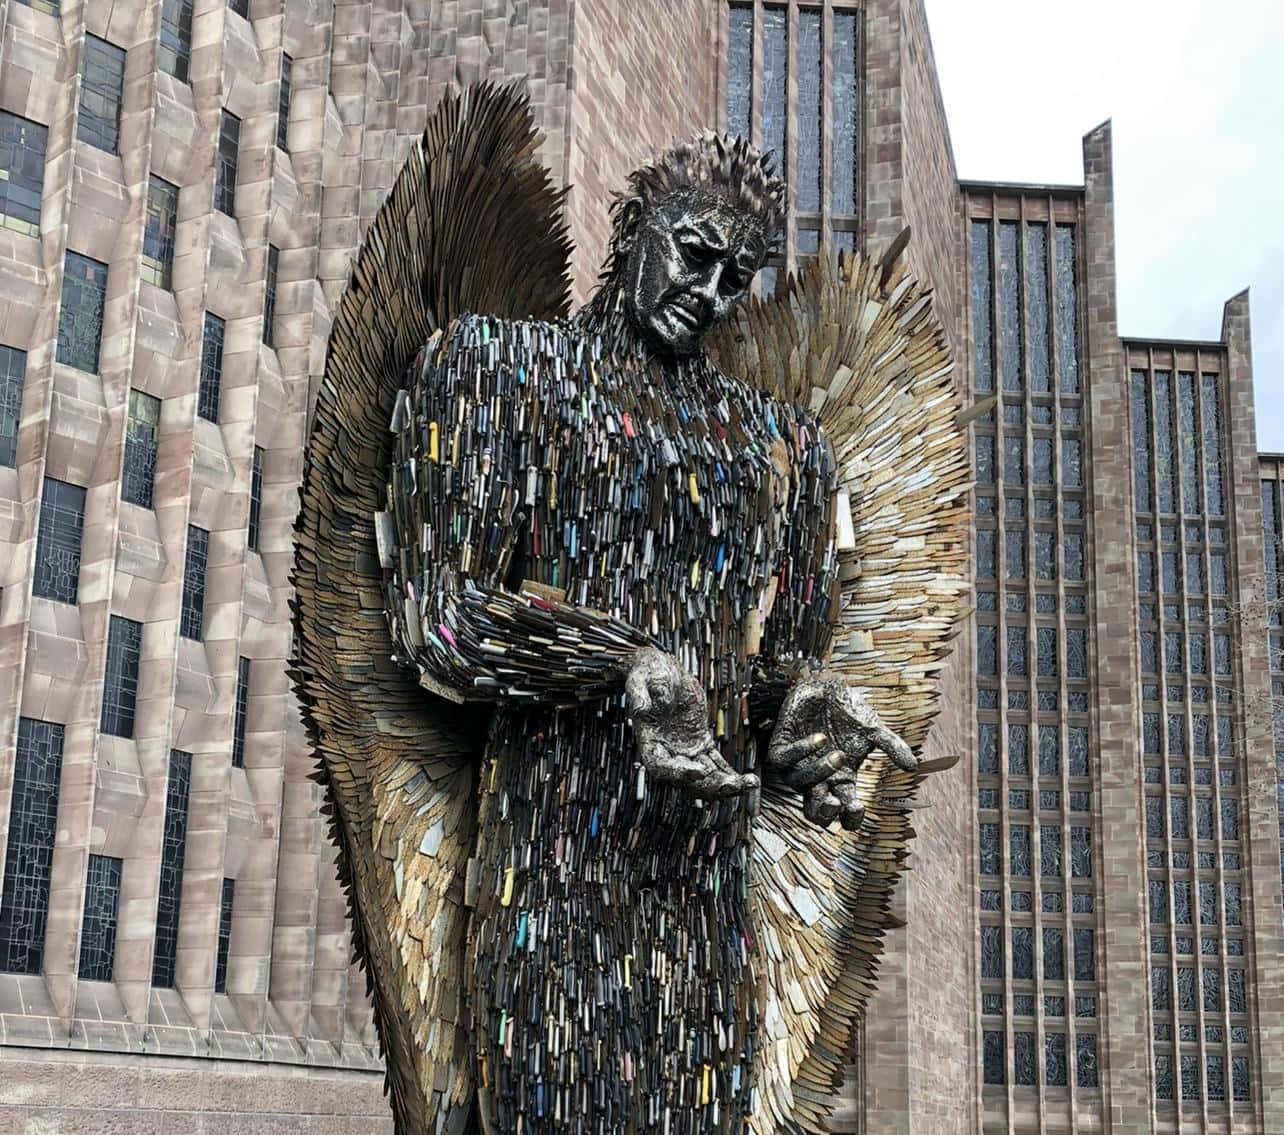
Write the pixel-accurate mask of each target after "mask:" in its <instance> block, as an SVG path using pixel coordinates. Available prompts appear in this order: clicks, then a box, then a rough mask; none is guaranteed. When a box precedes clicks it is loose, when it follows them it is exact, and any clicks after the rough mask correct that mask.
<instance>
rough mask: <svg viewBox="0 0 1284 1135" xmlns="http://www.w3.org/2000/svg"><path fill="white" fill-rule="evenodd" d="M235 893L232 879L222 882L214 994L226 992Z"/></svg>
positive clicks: (234, 884)
mask: <svg viewBox="0 0 1284 1135" xmlns="http://www.w3.org/2000/svg"><path fill="white" fill-rule="evenodd" d="M235 893H236V882H235V880H233V879H224V880H223V894H222V897H221V900H220V902H219V915H218V954H217V956H216V958H215V962H214V992H215V993H226V992H227V956H228V953H229V951H230V950H231V947H232V901H233V898H234V896H235Z"/></svg>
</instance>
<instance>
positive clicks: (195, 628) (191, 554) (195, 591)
mask: <svg viewBox="0 0 1284 1135" xmlns="http://www.w3.org/2000/svg"><path fill="white" fill-rule="evenodd" d="M209 554H210V534H209V533H208V532H206V531H205V529H204V528H197V527H196V526H195V525H194V524H189V525H188V526H187V557H186V559H185V561H184V563H183V605H182V610H181V612H180V614H179V633H180V634H181V635H182V636H183V637H184V638H194V639H197V640H199V639H200V638H201V632H202V630H203V629H204V626H205V564H206V561H207V560H208V559H209Z"/></svg>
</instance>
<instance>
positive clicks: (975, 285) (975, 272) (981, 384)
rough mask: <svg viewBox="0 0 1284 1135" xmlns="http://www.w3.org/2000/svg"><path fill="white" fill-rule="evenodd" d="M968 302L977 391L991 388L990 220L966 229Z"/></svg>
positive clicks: (973, 376)
mask: <svg viewBox="0 0 1284 1135" xmlns="http://www.w3.org/2000/svg"><path fill="white" fill-rule="evenodd" d="M969 239H970V245H969V252H968V258H969V260H970V267H971V272H970V277H971V285H972V286H971V297H970V300H971V305H972V385H973V387H974V388H975V390H976V393H977V394H991V393H993V391H994V336H993V335H992V333H991V326H992V324H991V322H990V305H991V304H992V303H993V296H994V276H993V272H992V269H991V256H990V240H991V237H990V222H989V221H973V222H972V226H971V230H970V238H969Z"/></svg>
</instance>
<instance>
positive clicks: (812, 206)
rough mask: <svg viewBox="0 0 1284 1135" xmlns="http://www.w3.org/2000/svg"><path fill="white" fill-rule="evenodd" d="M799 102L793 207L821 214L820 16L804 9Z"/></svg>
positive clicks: (800, 25)
mask: <svg viewBox="0 0 1284 1135" xmlns="http://www.w3.org/2000/svg"><path fill="white" fill-rule="evenodd" d="M797 65H798V98H797V103H796V110H797V115H796V118H795V121H796V122H797V124H798V145H797V156H796V159H795V172H796V182H797V184H796V187H795V190H794V207H795V208H796V209H797V210H798V211H799V212H801V213H819V212H820V148H821V141H820V139H821V134H822V133H823V129H824V122H823V120H822V118H821V97H820V84H821V76H822V75H823V69H822V66H821V12H820V10H819V9H818V8H802V9H799V12H798V53H797Z"/></svg>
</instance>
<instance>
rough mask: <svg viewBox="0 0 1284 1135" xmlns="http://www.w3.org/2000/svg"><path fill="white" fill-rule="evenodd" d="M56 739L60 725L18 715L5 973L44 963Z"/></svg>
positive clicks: (0, 909)
mask: <svg viewBox="0 0 1284 1135" xmlns="http://www.w3.org/2000/svg"><path fill="white" fill-rule="evenodd" d="M62 740H63V727H62V726H61V725H57V724H55V723H54V722H52V721H36V720H35V719H33V718H30V717H20V718H18V749H17V753H16V754H15V761H14V769H13V797H12V801H11V803H10V806H9V838H8V841H7V846H6V851H5V859H4V892H3V895H2V896H0V971H3V972H5V973H39V972H40V968H41V966H42V965H43V963H44V954H45V923H46V921H47V919H48V917H49V877H50V871H51V868H52V866H53V850H54V837H55V836H56V835H57V831H58V784H59V777H60V775H61V772H62Z"/></svg>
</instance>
